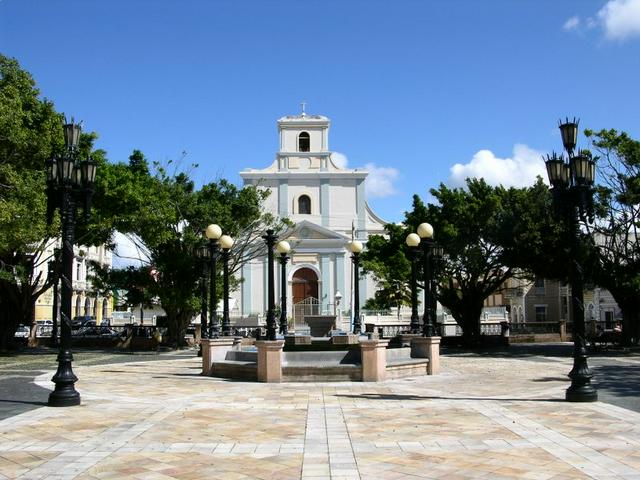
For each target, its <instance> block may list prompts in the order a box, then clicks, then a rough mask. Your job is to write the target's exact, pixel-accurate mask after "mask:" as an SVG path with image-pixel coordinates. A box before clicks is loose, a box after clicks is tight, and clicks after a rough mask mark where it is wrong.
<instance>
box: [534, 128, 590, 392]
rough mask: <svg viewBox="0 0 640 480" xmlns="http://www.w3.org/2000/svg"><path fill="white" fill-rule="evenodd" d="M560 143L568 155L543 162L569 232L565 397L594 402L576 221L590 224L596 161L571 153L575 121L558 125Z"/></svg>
mask: <svg viewBox="0 0 640 480" xmlns="http://www.w3.org/2000/svg"><path fill="white" fill-rule="evenodd" d="M560 133H561V134H562V144H563V145H564V148H565V150H566V151H567V154H568V157H569V158H568V162H567V161H565V157H564V155H563V154H560V155H557V154H556V153H555V152H553V153H552V154H551V155H547V158H546V160H545V163H546V165H547V174H548V175H549V182H550V183H551V185H552V187H553V188H552V189H551V191H552V193H553V201H554V205H555V207H556V211H557V212H558V213H559V214H560V215H562V218H563V220H564V222H566V225H567V231H568V233H569V239H568V243H569V246H570V255H569V258H570V264H569V280H570V284H571V312H572V316H573V369H572V370H571V372H569V378H571V386H570V387H569V388H568V389H567V391H566V395H565V398H566V400H567V401H569V402H595V401H597V400H598V392H597V391H596V389H595V388H594V387H593V386H592V385H591V377H592V376H593V375H592V374H591V370H590V369H589V366H588V364H587V346H586V340H585V325H584V302H583V278H582V265H581V264H580V257H581V255H580V250H581V243H580V232H579V224H578V222H579V220H582V221H588V222H591V221H593V182H594V179H595V162H594V161H593V159H592V158H591V156H590V155H589V154H587V153H586V152H579V153H578V154H577V155H576V154H574V151H575V148H576V143H577V139H578V120H576V119H574V120H573V121H571V122H570V121H569V120H568V119H567V120H566V121H565V122H564V123H562V121H561V122H560Z"/></svg>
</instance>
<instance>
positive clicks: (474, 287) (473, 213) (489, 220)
mask: <svg viewBox="0 0 640 480" xmlns="http://www.w3.org/2000/svg"><path fill="white" fill-rule="evenodd" d="M431 194H432V196H433V197H434V199H435V202H434V203H431V204H428V205H425V204H424V202H423V201H422V200H421V199H420V197H419V196H418V195H414V197H413V208H412V210H411V211H409V212H406V213H405V220H404V222H403V224H402V226H398V225H387V226H386V228H387V230H388V232H389V234H388V236H387V237H386V238H385V237H382V236H372V237H371V238H370V240H369V242H368V243H367V251H366V252H365V253H364V254H363V265H364V268H365V269H366V270H368V271H371V272H373V273H374V274H375V275H376V277H377V278H379V279H385V280H386V281H390V280H392V279H394V278H399V279H400V278H402V279H404V281H408V279H409V275H410V263H409V261H408V260H407V256H406V253H407V250H406V247H405V245H404V240H405V238H406V235H407V234H408V233H410V232H415V231H416V230H417V227H418V225H419V224H420V223H423V222H428V223H430V224H431V225H432V226H433V227H434V231H435V234H434V238H435V240H436V241H437V242H438V243H440V244H441V245H442V246H443V247H444V253H445V256H444V259H443V262H442V270H441V272H440V276H439V280H440V285H439V297H438V300H439V301H440V303H441V304H442V305H443V306H444V307H446V308H447V309H448V310H449V311H450V312H451V314H452V316H453V318H454V319H455V320H456V322H457V323H458V324H459V325H460V326H461V327H462V329H463V334H464V335H465V336H466V337H467V339H468V340H469V341H471V342H473V341H475V340H476V339H477V337H478V336H479V334H480V329H479V319H480V314H481V311H482V307H483V304H484V301H485V299H486V298H487V297H489V296H490V295H491V294H493V293H495V292H496V291H498V290H499V289H500V288H501V287H502V286H503V285H504V282H505V281H506V280H507V279H509V278H511V277H512V276H514V275H515V274H516V272H521V271H522V270H523V269H527V270H528V271H531V269H532V268H536V269H538V270H547V271H549V272H551V268H550V267H547V266H545V264H544V261H545V260H544V259H545V258H548V256H547V257H545V254H544V252H545V251H546V250H547V246H548V243H547V241H548V239H549V238H548V237H549V236H551V235H557V232H558V229H559V228H560V227H559V225H558V224H556V223H555V221H554V220H553V219H552V218H550V216H549V215H548V212H549V208H550V204H551V198H550V195H549V192H548V189H547V187H546V186H545V185H544V184H543V183H542V181H541V180H538V182H537V183H536V184H535V185H533V186H532V187H528V188H522V189H516V188H508V189H507V188H504V187H492V186H490V185H488V184H487V183H486V182H485V181H484V180H482V179H469V180H467V186H466V188H450V187H447V186H445V185H442V184H441V185H440V187H439V188H438V189H432V190H431ZM387 258H394V260H393V261H392V262H388V261H387ZM556 273H558V269H557V268H556Z"/></svg>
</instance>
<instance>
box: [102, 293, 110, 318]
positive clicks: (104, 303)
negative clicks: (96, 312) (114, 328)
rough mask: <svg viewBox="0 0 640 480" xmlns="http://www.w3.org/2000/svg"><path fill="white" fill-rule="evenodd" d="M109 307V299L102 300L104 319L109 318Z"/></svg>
mask: <svg viewBox="0 0 640 480" xmlns="http://www.w3.org/2000/svg"><path fill="white" fill-rule="evenodd" d="M108 309H109V301H108V300H107V299H106V298H105V299H104V300H102V320H106V319H107V310H108Z"/></svg>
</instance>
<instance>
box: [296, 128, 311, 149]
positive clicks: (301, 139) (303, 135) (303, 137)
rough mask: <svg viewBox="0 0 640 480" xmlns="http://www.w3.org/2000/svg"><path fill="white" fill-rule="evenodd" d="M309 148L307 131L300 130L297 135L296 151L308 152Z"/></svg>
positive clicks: (309, 141)
mask: <svg viewBox="0 0 640 480" xmlns="http://www.w3.org/2000/svg"><path fill="white" fill-rule="evenodd" d="M310 149H311V138H310V137H309V134H308V133H307V132H300V135H298V151H299V152H308V151H310Z"/></svg>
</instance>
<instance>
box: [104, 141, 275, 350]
mask: <svg viewBox="0 0 640 480" xmlns="http://www.w3.org/2000/svg"><path fill="white" fill-rule="evenodd" d="M172 166H173V164H172V163H171V162H170V163H169V164H168V165H167V166H161V165H160V164H158V163H153V165H152V168H149V164H148V162H147V160H146V158H145V157H144V155H143V154H142V153H141V152H140V151H138V150H135V151H134V152H133V154H132V155H131V157H130V158H129V163H128V164H125V163H117V164H107V165H105V166H104V172H103V175H102V176H101V178H100V181H99V182H98V185H97V189H96V200H95V202H94V203H95V208H96V211H97V215H98V217H99V218H98V220H97V221H98V222H99V226H100V227H101V228H103V229H105V230H108V231H109V232H115V231H119V232H121V233H124V234H127V235H128V236H129V237H130V238H131V239H132V240H133V241H134V242H135V243H136V244H137V245H138V246H139V247H140V249H141V250H142V251H144V252H145V253H146V255H147V257H148V260H147V263H146V264H145V265H142V266H140V267H139V268H138V270H139V271H138V272H137V273H134V272H132V269H128V271H129V273H128V276H124V277H123V275H122V274H121V272H119V271H117V270H115V271H112V272H106V271H100V270H98V269H97V270H96V276H97V277H102V278H101V279H96V282H97V284H98V285H102V288H107V289H108V288H122V287H123V285H124V286H125V287H126V288H128V290H130V292H129V296H131V294H132V292H131V290H136V289H137V290H140V291H141V292H144V295H145V296H146V297H156V298H158V299H159V301H160V304H161V306H162V308H163V309H164V310H165V312H166V313H167V319H168V327H169V332H168V338H169V341H170V342H172V343H173V344H175V345H180V344H182V343H183V341H184V332H185V330H186V328H187V326H188V324H189V322H190V320H191V318H192V317H193V316H194V315H196V313H197V312H198V308H199V298H198V294H199V292H198V288H197V287H198V286H197V282H198V280H199V278H200V275H201V267H200V265H199V263H198V259H197V258H196V249H197V247H198V246H200V245H202V244H203V242H204V241H205V240H204V238H203V232H204V230H205V229H206V227H207V225H209V224H210V223H217V224H218V225H220V226H221V227H222V230H223V232H224V233H225V234H227V235H230V236H232V237H234V238H235V240H236V243H235V244H234V247H233V249H232V250H231V252H232V257H231V258H232V260H231V265H230V271H231V272H235V271H237V270H238V269H239V268H240V267H241V265H242V264H243V263H244V262H246V261H248V260H250V259H251V258H253V256H256V255H258V254H261V253H263V252H264V249H263V247H262V246H261V245H263V242H262V241H261V240H259V239H258V237H259V235H260V234H261V233H262V232H263V230H264V229H265V228H267V226H272V227H274V228H275V229H277V230H280V229H282V228H283V223H282V222H279V221H277V219H275V218H273V217H272V216H270V215H267V214H264V213H263V212H262V210H263V209H262V204H263V202H264V200H265V198H266V197H267V195H268V194H269V192H267V191H264V190H261V189H258V188H256V187H253V186H249V187H245V188H238V187H236V186H235V185H233V184H231V183H229V182H228V181H226V180H224V179H222V180H219V181H217V182H211V183H208V184H205V185H203V186H202V187H201V188H199V189H198V188H196V186H195V184H194V182H193V180H191V178H190V177H189V175H188V173H186V172H183V171H179V170H176V171H175V172H174V173H169V172H168V168H170V167H172ZM149 266H153V267H154V269H155V270H157V271H158V272H159V274H158V275H157V276H156V277H155V278H152V277H151V276H150V275H149ZM133 277H135V279H136V280H135V282H134V283H135V285H133V284H131V282H129V281H128V279H130V278H133ZM134 287H135V288H134Z"/></svg>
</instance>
